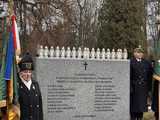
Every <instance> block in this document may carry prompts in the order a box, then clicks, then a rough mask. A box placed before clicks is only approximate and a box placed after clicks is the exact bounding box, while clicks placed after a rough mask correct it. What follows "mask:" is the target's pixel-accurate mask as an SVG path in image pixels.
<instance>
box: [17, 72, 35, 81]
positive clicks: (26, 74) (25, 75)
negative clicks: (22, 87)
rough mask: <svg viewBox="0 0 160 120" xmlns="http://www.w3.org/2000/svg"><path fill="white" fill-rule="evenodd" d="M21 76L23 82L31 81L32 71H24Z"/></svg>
mask: <svg viewBox="0 0 160 120" xmlns="http://www.w3.org/2000/svg"><path fill="white" fill-rule="evenodd" d="M19 74H20V77H21V78H23V80H25V81H29V80H31V77H32V71H31V70H23V71H21V72H20V73H19Z"/></svg>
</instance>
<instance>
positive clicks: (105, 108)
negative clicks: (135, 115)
mask: <svg viewBox="0 0 160 120" xmlns="http://www.w3.org/2000/svg"><path fill="white" fill-rule="evenodd" d="M52 49H53V48H52ZM87 49H88V48H86V50H87ZM67 50H68V51H67ZM67 50H66V53H67V54H66V53H62V52H65V51H64V48H63V51H62V52H60V51H61V50H60V48H59V47H58V48H57V50H53V51H56V52H55V54H54V55H55V56H54V57H53V55H52V57H51V58H50V57H48V58H47V57H46V54H47V53H46V50H45V49H44V53H41V54H40V57H38V58H36V77H37V80H38V82H39V84H40V88H41V92H42V98H43V110H44V120H129V85H130V84H129V60H127V59H126V56H125V59H124V58H123V53H122V52H121V51H122V50H118V51H120V54H118V57H117V59H116V52H114V57H113V58H114V59H109V57H108V56H107V55H108V53H107V55H106V53H105V49H103V50H102V52H100V49H98V54H97V53H96V54H94V53H93V50H94V49H92V53H91V52H89V53H88V52H86V51H85V52H84V51H80V50H81V49H80V48H79V50H77V51H76V53H75V48H74V52H72V49H67ZM88 50H89V49H88ZM41 51H42V47H41ZM57 51H58V53H57ZM78 51H79V52H80V53H78ZM108 51H109V50H108ZM48 53H52V54H53V52H52V51H48ZM71 53H72V54H73V53H74V55H72V54H71ZM82 53H86V54H87V55H84V54H82ZM69 54H71V55H69ZM75 54H76V56H75ZM110 54H111V53H110ZM43 55H44V57H43ZM58 55H59V56H58ZM61 55H62V57H61ZM64 55H65V56H64ZM80 55H81V56H80ZM94 55H95V56H94ZM96 55H98V56H96ZM120 55H121V56H120ZM125 55H126V53H125ZM48 56H50V55H48ZM69 56H70V57H69ZM72 56H74V57H73V58H72ZM83 56H87V57H84V58H83ZM104 56H107V57H106V59H105V58H104ZM93 58H95V59H93ZM96 58H97V59H96ZM110 58H112V57H110ZM120 58H121V59H120Z"/></svg>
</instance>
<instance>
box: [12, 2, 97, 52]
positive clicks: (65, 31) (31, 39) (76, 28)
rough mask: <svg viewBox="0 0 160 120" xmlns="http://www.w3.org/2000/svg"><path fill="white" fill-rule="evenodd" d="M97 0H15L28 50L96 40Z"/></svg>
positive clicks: (25, 45) (24, 45) (89, 43)
mask: <svg viewBox="0 0 160 120" xmlns="http://www.w3.org/2000/svg"><path fill="white" fill-rule="evenodd" d="M97 6H99V4H97V1H96V0H91V1H88V0H45V1H44V0H32V1H31V0H21V1H15V8H16V14H17V16H18V18H17V19H18V20H19V23H20V28H21V30H20V31H21V32H20V33H21V41H22V43H23V48H24V51H26V50H32V52H33V54H35V53H36V49H35V48H36V47H37V46H38V45H47V46H51V45H52V46H57V45H58V46H71V47H72V46H77V47H78V46H88V47H94V46H95V44H96V33H97V23H98V22H97V18H98V17H97V16H98V7H97Z"/></svg>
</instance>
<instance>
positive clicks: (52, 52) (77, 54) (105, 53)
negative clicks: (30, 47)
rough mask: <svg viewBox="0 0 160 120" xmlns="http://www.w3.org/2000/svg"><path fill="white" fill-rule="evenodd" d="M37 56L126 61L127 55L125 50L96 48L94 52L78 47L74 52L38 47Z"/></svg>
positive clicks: (68, 48) (71, 50)
mask: <svg viewBox="0 0 160 120" xmlns="http://www.w3.org/2000/svg"><path fill="white" fill-rule="evenodd" d="M38 56H39V58H63V59H97V60H100V59H102V60H105V59H127V58H128V53H127V49H125V48H124V49H123V50H122V49H117V51H115V49H112V50H110V49H107V50H105V49H104V48H103V49H102V50H100V49H99V48H97V49H96V50H95V49H94V48H92V49H91V50H90V49H89V48H86V47H85V48H84V49H81V48H80V47H79V48H78V50H76V48H75V47H73V48H72V49H71V48H70V47H67V49H65V47H62V48H60V47H59V46H57V47H56V48H55V49H54V47H53V46H51V47H50V48H48V47H47V46H45V47H43V46H40V48H39V49H38Z"/></svg>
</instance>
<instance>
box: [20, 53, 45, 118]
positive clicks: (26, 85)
mask: <svg viewBox="0 0 160 120" xmlns="http://www.w3.org/2000/svg"><path fill="white" fill-rule="evenodd" d="M18 66H19V69H20V72H19V103H20V112H21V113H20V114H21V117H20V120H43V111H42V97H41V92H40V88H39V85H38V83H37V81H35V80H33V79H32V71H33V68H34V66H33V60H32V57H31V55H30V54H28V53H27V54H25V55H24V57H23V58H22V59H21V61H20V62H19V64H18Z"/></svg>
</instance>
